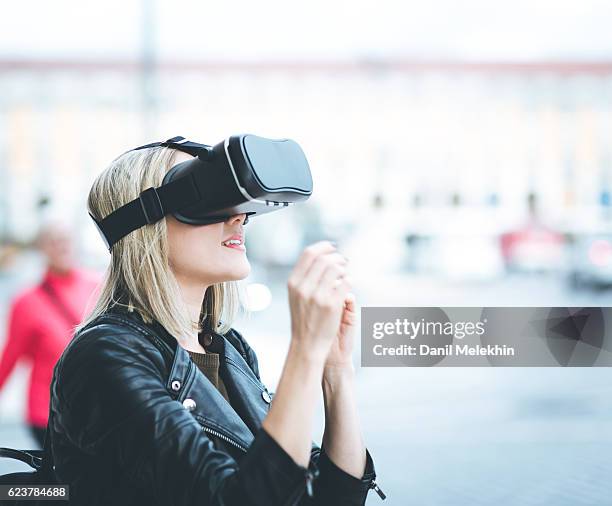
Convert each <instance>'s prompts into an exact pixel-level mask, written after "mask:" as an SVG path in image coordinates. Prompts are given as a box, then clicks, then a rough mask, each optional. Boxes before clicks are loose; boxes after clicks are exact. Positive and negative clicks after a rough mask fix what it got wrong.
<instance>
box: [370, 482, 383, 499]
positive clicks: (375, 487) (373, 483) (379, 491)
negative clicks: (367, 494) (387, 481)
mask: <svg viewBox="0 0 612 506" xmlns="http://www.w3.org/2000/svg"><path fill="white" fill-rule="evenodd" d="M370 488H373V489H374V491H375V492H376V493H377V494H378V495H379V496H380V498H381V499H382V500H383V501H384V500H385V499H386V498H387V496H386V495H385V493H384V492H383V491H382V490H381V489H380V487H379V486H378V485H377V483H376V480H372V483H370Z"/></svg>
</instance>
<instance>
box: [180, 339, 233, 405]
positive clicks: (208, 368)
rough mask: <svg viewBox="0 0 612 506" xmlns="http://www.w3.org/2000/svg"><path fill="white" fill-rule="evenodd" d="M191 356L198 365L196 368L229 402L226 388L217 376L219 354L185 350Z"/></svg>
mask: <svg viewBox="0 0 612 506" xmlns="http://www.w3.org/2000/svg"><path fill="white" fill-rule="evenodd" d="M186 351H187V353H189V355H190V356H191V360H192V361H193V362H194V363H195V365H197V366H198V369H200V371H202V372H203V373H204V375H205V376H206V377H207V378H208V379H209V380H210V382H211V383H212V384H213V385H214V386H215V388H217V390H219V392H220V393H221V395H222V396H223V397H225V399H226V400H227V401H228V402H229V397H228V395H227V390H226V389H225V385H224V384H223V380H222V379H221V378H220V377H219V354H218V353H213V352H211V351H207V352H206V353H198V352H197V351H191V350H186Z"/></svg>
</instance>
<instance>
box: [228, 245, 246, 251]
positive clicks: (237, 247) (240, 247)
mask: <svg viewBox="0 0 612 506" xmlns="http://www.w3.org/2000/svg"><path fill="white" fill-rule="evenodd" d="M223 246H224V247H225V248H230V249H237V250H240V251H246V248H245V247H244V244H228V245H225V244H223Z"/></svg>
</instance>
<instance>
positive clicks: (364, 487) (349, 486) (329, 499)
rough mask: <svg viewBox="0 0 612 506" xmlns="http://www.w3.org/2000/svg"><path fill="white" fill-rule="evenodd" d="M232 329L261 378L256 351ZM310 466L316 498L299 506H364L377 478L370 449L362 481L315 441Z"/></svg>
mask: <svg viewBox="0 0 612 506" xmlns="http://www.w3.org/2000/svg"><path fill="white" fill-rule="evenodd" d="M232 330H234V333H235V335H237V336H238V338H239V339H240V340H241V342H242V346H243V348H244V350H245V352H246V355H247V357H248V359H249V360H248V363H249V366H250V367H251V369H252V370H253V372H254V373H255V375H256V376H257V377H258V378H259V366H258V362H257V355H256V353H255V351H254V350H253V349H252V348H251V347H250V346H249V344H248V342H247V340H246V339H245V338H244V337H243V336H242V335H241V334H240V333H239V332H238V331H237V330H236V329H232ZM271 395H272V397H273V396H274V392H271ZM308 467H309V468H310V469H312V470H313V471H314V472H315V473H316V478H315V479H314V480H313V496H312V497H310V496H308V495H307V494H304V495H303V496H302V498H301V500H300V502H299V506H306V505H312V506H328V505H329V506H336V505H337V506H345V505H346V506H349V505H355V506H357V505H363V504H365V501H366V498H367V495H368V492H369V490H370V485H371V483H372V481H373V480H374V479H375V478H376V470H375V468H374V461H373V459H372V456H371V455H370V451H369V450H368V449H367V448H366V465H365V469H364V472H363V475H362V477H361V478H355V477H354V476H352V475H350V474H349V473H347V472H346V471H344V470H343V469H341V468H340V467H338V466H337V465H336V464H335V463H334V462H333V461H332V460H331V459H330V458H329V455H328V454H327V452H325V449H322V448H321V447H320V446H319V445H318V444H317V443H316V442H315V441H312V448H311V452H310V463H309V465H308Z"/></svg>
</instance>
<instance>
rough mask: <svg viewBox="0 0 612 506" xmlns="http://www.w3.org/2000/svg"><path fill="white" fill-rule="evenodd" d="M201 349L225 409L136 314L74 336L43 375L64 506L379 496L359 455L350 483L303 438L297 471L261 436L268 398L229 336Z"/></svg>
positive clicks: (234, 336)
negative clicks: (215, 373)
mask: <svg viewBox="0 0 612 506" xmlns="http://www.w3.org/2000/svg"><path fill="white" fill-rule="evenodd" d="M212 346H213V348H212V349H211V351H216V352H219V353H220V358H221V360H220V362H221V365H220V375H221V376H222V377H223V381H224V384H225V386H226V388H227V391H228V395H229V396H230V399H231V401H232V404H231V405H230V404H229V403H228V402H227V401H226V400H225V399H224V398H223V396H222V395H221V393H220V392H219V391H218V390H217V389H216V388H215V387H214V386H213V385H212V383H211V382H210V381H208V378H206V376H205V375H204V374H202V372H201V371H200V370H199V369H198V368H197V366H196V365H195V364H194V363H193V361H192V360H191V358H190V356H189V354H188V353H187V351H185V350H184V349H183V348H182V347H181V346H178V343H177V341H176V339H174V338H173V337H172V336H171V335H170V334H169V333H168V332H167V331H166V330H165V329H164V328H163V327H162V326H161V325H160V324H159V323H157V322H155V323H153V324H145V323H144V322H143V320H142V319H141V317H140V316H139V315H138V314H137V313H134V312H127V311H124V310H120V309H113V310H110V311H108V312H107V313H105V314H104V315H102V316H100V317H98V318H97V319H96V320H95V321H94V322H92V324H90V325H89V326H88V327H87V328H85V329H83V330H81V331H80V332H79V333H77V334H76V335H75V336H74V338H73V339H72V341H71V342H70V343H69V344H68V346H67V347H66V349H65V351H64V353H63V354H62V356H61V357H60V359H59V361H58V362H57V363H56V365H55V368H54V372H53V381H52V385H51V405H50V416H49V436H48V437H49V438H50V441H51V451H52V454H53V465H54V471H55V475H56V478H57V482H58V483H62V484H69V485H70V504H71V505H83V506H97V505H103V506H123V505H125V506H127V505H130V506H133V505H141V504H142V505H145V504H146V505H147V506H153V505H163V506H170V505H175V506H187V505H189V506H191V505H193V506H196V505H197V506H204V505H241V506H243V505H244V506H246V505H260V506H275V505H282V506H284V505H334V506H336V505H362V504H365V500H366V496H367V494H368V491H369V489H370V488H374V489H375V490H376V491H377V492H378V493H379V495H381V497H383V494H382V492H380V490H379V489H378V487H377V485H376V483H375V481H374V479H375V477H376V473H375V470H374V464H373V461H372V457H371V455H370V453H369V451H366V453H367V464H366V469H365V472H364V475H363V477H362V478H361V479H357V478H355V477H353V476H351V475H350V474H348V473H346V472H344V471H343V470H342V469H340V468H339V467H337V466H336V465H335V464H334V463H333V462H332V461H331V460H330V459H329V457H328V456H327V455H326V453H325V451H324V450H322V449H321V448H320V447H319V446H318V445H317V444H316V443H315V442H314V441H313V442H312V451H311V459H310V463H309V465H308V467H307V468H306V467H303V466H301V465H298V464H297V463H296V462H295V461H294V460H293V459H292V458H291V457H290V455H289V454H288V453H286V452H285V451H284V450H283V448H282V447H281V446H280V445H279V444H278V443H277V442H276V441H275V440H274V439H273V438H272V437H271V436H270V435H269V434H268V433H267V432H266V431H265V430H264V429H263V428H262V427H261V422H262V420H263V419H264V418H265V416H266V414H267V413H268V411H269V408H270V399H271V397H272V394H271V393H270V392H268V389H267V388H266V386H265V385H263V384H262V382H261V380H260V376H259V369H258V364H257V357H256V355H255V352H254V351H253V350H252V349H251V348H250V346H249V345H248V343H247V342H246V340H245V339H244V338H243V337H242V336H241V334H240V333H238V332H237V331H236V330H235V329H231V330H230V331H229V332H227V333H226V334H225V335H223V336H221V335H220V334H216V335H215V338H214V340H213V345H212ZM215 346H216V349H215V348H214V347H215ZM211 436H214V437H211Z"/></svg>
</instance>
